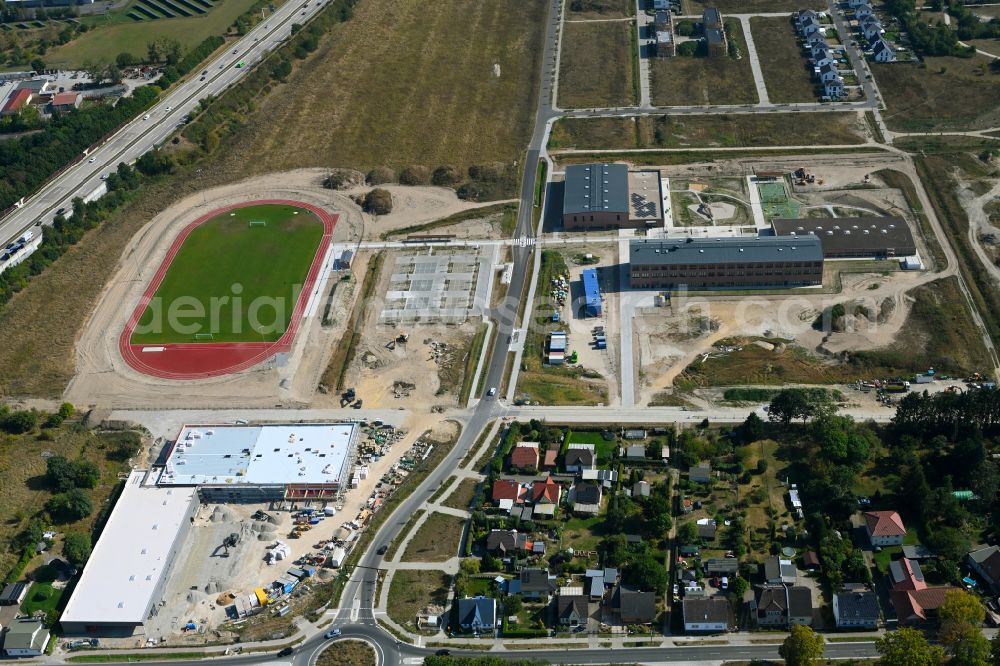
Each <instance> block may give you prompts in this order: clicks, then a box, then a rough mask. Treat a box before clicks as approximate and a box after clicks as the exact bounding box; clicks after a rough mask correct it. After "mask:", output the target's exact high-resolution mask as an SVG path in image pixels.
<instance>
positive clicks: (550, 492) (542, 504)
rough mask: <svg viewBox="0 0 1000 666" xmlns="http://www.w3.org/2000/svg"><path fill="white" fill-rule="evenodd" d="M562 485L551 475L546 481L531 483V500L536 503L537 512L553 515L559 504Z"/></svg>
mask: <svg viewBox="0 0 1000 666" xmlns="http://www.w3.org/2000/svg"><path fill="white" fill-rule="evenodd" d="M561 494H562V487H561V486H560V485H559V484H558V483H556V482H555V481H554V480H553V479H552V477H551V476H547V477H545V480H544V481H535V482H534V483H533V484H532V485H531V501H532V502H534V503H535V514H541V515H543V516H551V515H552V514H554V513H555V512H556V507H557V506H559V498H560V496H561Z"/></svg>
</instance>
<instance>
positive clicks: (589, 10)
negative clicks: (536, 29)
mask: <svg viewBox="0 0 1000 666" xmlns="http://www.w3.org/2000/svg"><path fill="white" fill-rule="evenodd" d="M634 13H635V3H633V2H632V1H631V0H571V1H570V2H569V3H568V4H567V5H566V20H567V21H573V20H595V19H613V18H621V17H625V16H632V14H634Z"/></svg>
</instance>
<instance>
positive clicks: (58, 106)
mask: <svg viewBox="0 0 1000 666" xmlns="http://www.w3.org/2000/svg"><path fill="white" fill-rule="evenodd" d="M81 99H83V96H82V95H80V93H78V92H72V91H68V92H61V93H56V94H55V95H53V96H52V110H53V111H72V110H73V109H78V108H80V100H81Z"/></svg>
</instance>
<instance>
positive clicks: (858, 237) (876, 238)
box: [771, 217, 916, 254]
mask: <svg viewBox="0 0 1000 666" xmlns="http://www.w3.org/2000/svg"><path fill="white" fill-rule="evenodd" d="M771 228H773V229H774V233H775V234H777V235H778V236H780V237H787V236H792V235H795V236H798V237H801V236H802V235H803V234H814V235H816V236H818V237H819V240H820V243H821V244H822V246H823V252H824V253H825V254H830V253H831V252H835V251H838V250H859V251H864V250H869V251H871V252H872V253H877V252H883V251H885V249H886V248H891V249H894V250H896V251H897V254H899V253H901V252H905V253H906V254H912V253H913V252H915V251H916V246H915V244H914V242H913V233H912V232H911V231H910V225H908V224H907V223H906V220H904V219H903V218H901V217H830V218H811V219H806V220H790V219H785V218H777V219H774V220H772V221H771Z"/></svg>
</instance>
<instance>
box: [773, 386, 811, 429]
mask: <svg viewBox="0 0 1000 666" xmlns="http://www.w3.org/2000/svg"><path fill="white" fill-rule="evenodd" d="M815 413H816V405H815V403H814V401H812V400H810V398H809V394H808V393H807V392H806V391H803V390H802V389H785V390H783V391H781V392H780V393H778V395H776V396H774V398H772V399H771V405H770V407H769V408H768V418H770V419H771V420H772V421H776V422H777V421H780V422H781V424H782V425H785V426H787V425H788V424H789V423H791V422H792V420H794V419H802V420H803V421H805V420H806V419H808V418H809V417H810V416H812V415H813V414H815Z"/></svg>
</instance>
